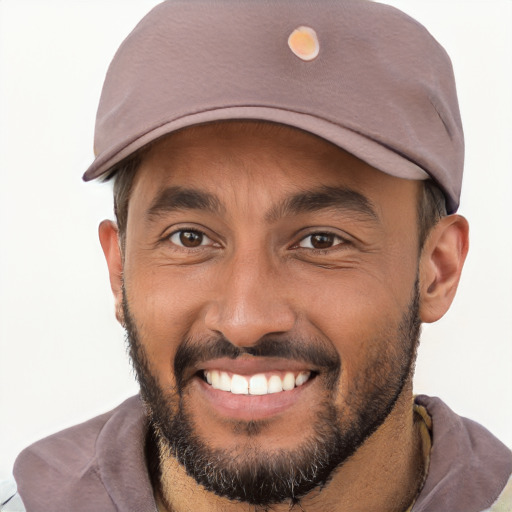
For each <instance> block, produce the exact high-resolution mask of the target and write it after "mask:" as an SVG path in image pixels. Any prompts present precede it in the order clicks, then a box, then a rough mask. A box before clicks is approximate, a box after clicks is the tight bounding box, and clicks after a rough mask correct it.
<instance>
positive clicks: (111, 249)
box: [98, 220, 124, 325]
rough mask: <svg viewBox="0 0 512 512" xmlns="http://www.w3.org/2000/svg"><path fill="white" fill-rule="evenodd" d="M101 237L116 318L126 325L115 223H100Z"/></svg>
mask: <svg viewBox="0 0 512 512" xmlns="http://www.w3.org/2000/svg"><path fill="white" fill-rule="evenodd" d="M98 232H99V237H100V243H101V248H102V249H103V254H104V255H105V259H106V260H107V266H108V272H109V276H110V287H111V288H112V293H113V294H114V299H115V306H116V318H117V320H118V322H119V323H120V324H121V325H124V315H123V307H122V305H123V259H122V254H121V248H120V245H119V231H118V229H117V225H116V224H115V222H113V221H111V220H104V221H102V222H101V223H100V226H99V229H98Z"/></svg>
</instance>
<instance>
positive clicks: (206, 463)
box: [123, 281, 421, 507]
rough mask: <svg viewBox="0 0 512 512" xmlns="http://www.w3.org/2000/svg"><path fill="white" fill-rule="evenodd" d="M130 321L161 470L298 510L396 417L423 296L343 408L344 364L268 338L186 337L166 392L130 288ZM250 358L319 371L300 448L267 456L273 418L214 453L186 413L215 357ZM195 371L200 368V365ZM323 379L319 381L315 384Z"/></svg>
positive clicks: (309, 344)
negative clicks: (237, 341)
mask: <svg viewBox="0 0 512 512" xmlns="http://www.w3.org/2000/svg"><path fill="white" fill-rule="evenodd" d="M123 312H124V323H125V328H126V333H127V340H128V344H129V350H130V357H131V359H132V364H133V366H134V369H135V372H136V376H137V380H138V382H139V384H140V389H141V396H142V399H143V400H144V402H145V404H146V407H147V410H148V414H149V420H150V426H151V428H152V430H153V434H154V435H155V437H156V442H157V444H158V446H159V456H160V467H162V465H163V464H164V462H165V459H166V458H169V457H174V458H175V459H176V460H177V461H178V462H179V463H180V464H181V465H182V466H183V467H184V469H185V470H186V472H187V474H188V475H189V476H191V477H193V478H194V479H195V480H196V482H197V483H198V484H200V485H202V486H203V487H204V488H205V489H206V490H208V491H210V492H213V493H215V494H216V495H218V496H221V497H224V498H227V499H229V500H232V501H238V502H246V503H249V504H252V505H256V506H262V507H268V506H271V505H273V504H278V503H285V502H289V503H290V505H293V504H296V503H298V502H299V501H300V499H301V498H302V497H304V496H305V495H306V494H308V493H309V492H311V491H312V490H313V489H315V488H321V487H323V486H324V485H325V484H326V483H327V482H328V481H329V479H330V478H331V477H332V476H333V472H334V470H335V469H336V468H338V467H340V466H341V465H343V464H344V463H345V462H346V461H347V460H348V459H349V458H350V457H351V456H352V455H353V454H354V452H355V451H356V450H357V449H358V448H359V447H360V446H361V445H362V444H363V443H364V442H365V441H366V439H368V437H369V436H371V435H372V434H373V433H374V432H375V430H376V429H377V428H378V427H379V426H381V425H382V423H383V422H384V421H385V420H386V418H387V417H388V416H389V414H390V413H391V411H392V410H393V408H394V406H395V404H396V402H397V400H398V398H399V397H400V395H401V393H402V391H403V389H404V386H405V384H406V383H407V382H409V381H410V379H411V377H412V374H413V370H414V363H415V359H416V351H417V346H418V344H419V337H420V330H421V321H420V318H419V291H418V282H417V281H416V283H415V286H414V291H413V296H412V299H411V301H410V304H409V306H408V308H407V310H406V311H405V312H404V313H403V315H402V318H401V321H400V323H399V325H398V328H394V329H390V330H389V332H386V333H381V334H380V336H379V337H378V338H377V339H375V340H374V343H370V345H371V346H373V347H377V349H375V348H374V349H373V351H372V350H370V352H371V353H369V354H368V357H367V359H366V366H365V368H364V370H363V371H361V372H360V373H359V374H358V375H357V376H356V377H355V379H354V382H353V383H351V388H350V390H348V391H347V392H345V394H344V396H343V402H344V403H343V405H338V404H337V403H336V397H337V396H338V395H339V393H340V391H339V380H340V375H341V372H342V362H341V360H340V357H339V354H338V352H337V351H336V350H335V349H334V347H333V346H332V344H330V343H326V341H325V340H319V339H312V338H307V339H305V338H297V337H296V336H293V338H292V337H287V335H279V336H269V337H266V336H265V337H264V338H262V339H261V340H259V342H258V343H257V344H256V345H255V346H251V347H243V348H240V347H237V346H235V345H233V344H231V343H230V342H229V341H228V340H226V339H225V338H223V337H222V336H220V335H219V336H212V337H209V338H201V339H192V338H185V339H184V340H183V341H182V342H181V343H180V344H179V346H178V348H177V350H176V354H175V357H174V364H173V370H174V377H175V382H176V385H175V387H173V388H171V389H162V388H161V386H160V385H159V383H158V379H157V377H156V376H155V373H154V372H153V371H152V369H151V364H150V361H149V359H148V357H147V353H146V351H145V348H144V343H143V342H142V340H141V339H140V336H139V333H138V329H137V326H136V322H135V319H134V317H133V315H132V314H131V311H130V307H129V303H128V300H127V297H126V293H125V290H124V287H123ZM244 354H250V355H253V356H258V357H282V358H288V359H291V360H300V361H302V362H306V363H310V364H311V365H312V366H314V367H315V368H321V371H320V372H319V375H320V376H321V378H322V382H323V387H324V389H325V391H326V393H325V397H324V399H323V400H322V401H320V403H319V404H318V405H317V406H316V409H315V410H314V411H311V416H312V418H313V420H312V427H311V431H310V433H307V434H305V435H304V436H303V438H302V439H301V440H300V444H298V445H297V446H296V447H295V448H294V449H293V450H287V451H286V450H268V449H266V448H265V426H266V420H261V421H237V422H235V423H233V424H232V429H233V435H234V436H235V435H238V436H240V435H243V436H244V441H245V442H244V443H243V444H241V445H240V446H239V449H235V450H231V449H230V450H226V449H219V448H213V447H211V446H209V445H208V443H207V442H206V441H205V440H204V439H202V438H201V436H200V435H199V434H198V433H197V431H196V428H195V425H194V421H193V419H192V417H191V416H192V415H191V411H190V407H189V406H187V392H188V387H187V385H188V382H189V379H190V378H191V377H190V370H191V369H192V368H194V365H196V364H197V363H200V362H202V361H208V360H210V359H214V358H217V357H229V358H232V359H236V358H237V357H239V356H241V355H244ZM196 367H197V366H196ZM316 378H319V377H316Z"/></svg>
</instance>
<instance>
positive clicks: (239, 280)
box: [205, 253, 296, 347]
mask: <svg viewBox="0 0 512 512" xmlns="http://www.w3.org/2000/svg"><path fill="white" fill-rule="evenodd" d="M281 277H282V276H280V272H279V271H278V270H277V269H276V268H274V267H272V265H271V264H270V262H268V261H265V260H264V258H262V257H258V256H257V255H255V254H254V253H252V254H246V255H245V256H239V257H237V258H236V259H234V260H231V262H230V264H226V265H225V267H224V268H223V269H222V271H220V272H219V273H218V275H217V278H216V279H215V284H216V289H215V298H214V300H212V301H211V302H210V303H209V305H208V309H207V312H206V315H205V324H206V328H207V329H209V330H212V331H215V332H217V333H220V334H222V335H223V336H224V337H225V338H226V339H227V340H229V341H230V342H231V343H232V344H233V345H236V346H239V347H248V346H252V345H255V344H256V343H257V342H258V340H260V339H261V338H262V337H263V336H265V335H269V334H281V333H284V332H287V331H289V330H291V329H292V327H293V326H294V325H295V321H296V314H295V312H294V309H293V306H292V303H291V300H290V297H288V296H287V291H286V290H287V287H286V286H284V283H283V280H282V279H281Z"/></svg>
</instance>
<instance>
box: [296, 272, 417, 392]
mask: <svg viewBox="0 0 512 512" xmlns="http://www.w3.org/2000/svg"><path fill="white" fill-rule="evenodd" d="M407 274H409V275H407ZM399 275H400V274H399ZM379 276H381V274H378V275H377V274H375V273H370V272H364V271H362V270H361V269H359V270H354V271H347V272H344V273H343V275H341V274H340V275H335V274H334V273H333V275H332V276H331V277H330V278H329V279H328V280H326V284H328V286H326V287H325V288H324V290H323V291H321V292H318V293H315V294H311V293H310V294H309V300H308V301H307V302H306V301H304V302H303V303H302V304H301V308H302V309H303V310H304V312H305V315H306V316H307V318H308V322H309V323H310V324H312V325H313V326H314V327H315V329H317V330H319V331H320V332H321V335H322V336H323V337H325V338H326V339H328V340H329V341H330V342H331V343H332V345H333V346H334V348H335V349H336V351H337V352H338V353H339V355H340V358H341V362H342V369H343V372H342V387H343V388H346V387H350V383H351V382H353V381H354V380H355V378H356V377H357V376H358V375H360V374H361V372H363V371H365V370H366V368H368V367H369V366H371V365H374V364H376V362H377V363H378V360H379V358H380V356H381V355H384V354H385V353H388V352H389V351H392V350H394V349H395V347H396V348H397V349H398V347H397V345H398V344H399V340H398V330H399V325H400V322H401V320H402V318H403V315H404V313H405V312H406V311H407V309H408V306H409V303H410V301H411V298H412V293H413V290H414V282H415V273H414V271H410V272H405V273H404V275H403V276H402V277H401V279H399V280H397V281H399V283H394V282H392V281H393V280H391V279H389V280H385V279H383V278H382V277H379ZM316 284H317V285H318V282H317V283H316ZM310 285H311V283H310ZM307 288H309V289H310V290H311V289H313V288H312V287H311V286H307V283H306V286H305V288H304V289H302V290H300V289H296V290H295V295H296V296H302V297H305V296H307V294H306V289H307ZM316 289H317V290H318V286H317V287H316ZM390 343H391V344H392V345H391V346H390Z"/></svg>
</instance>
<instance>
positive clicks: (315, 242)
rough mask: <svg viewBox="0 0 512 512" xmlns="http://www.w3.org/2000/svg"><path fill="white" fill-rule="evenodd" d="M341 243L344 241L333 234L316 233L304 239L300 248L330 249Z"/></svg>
mask: <svg viewBox="0 0 512 512" xmlns="http://www.w3.org/2000/svg"><path fill="white" fill-rule="evenodd" d="M341 243H343V240H342V239H341V238H340V237H339V236H336V235H333V234H331V233H314V234H312V235H309V236H307V237H305V238H303V239H302V240H301V241H300V243H299V247H304V248H306V249H330V248H331V247H334V246H335V245H339V244H341Z"/></svg>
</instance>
